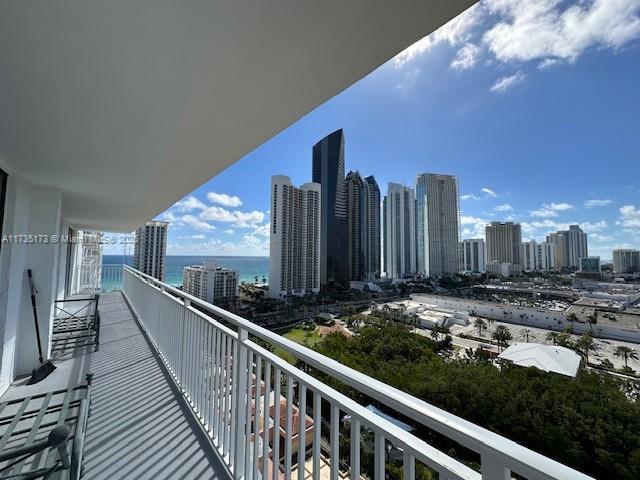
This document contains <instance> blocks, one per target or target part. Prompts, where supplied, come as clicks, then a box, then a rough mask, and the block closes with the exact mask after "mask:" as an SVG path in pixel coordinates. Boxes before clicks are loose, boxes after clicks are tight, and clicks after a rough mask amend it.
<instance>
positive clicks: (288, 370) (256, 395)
mask: <svg viewBox="0 0 640 480" xmlns="http://www.w3.org/2000/svg"><path fill="white" fill-rule="evenodd" d="M123 292H124V294H125V296H126V298H127V300H128V302H129V304H130V305H131V306H132V308H133V310H134V312H135V314H136V316H137V317H138V319H139V321H140V323H141V324H142V327H143V328H144V330H145V331H146V333H147V335H148V337H149V338H150V340H151V342H152V343H153V344H154V346H155V348H156V349H157V351H158V353H159V355H160V356H161V358H162V360H163V361H164V363H165V364H166V366H167V368H168V369H169V371H170V372H171V374H172V375H173V377H174V380H175V381H176V383H177V385H178V386H179V388H180V389H181V391H182V392H183V394H184V395H185V397H186V398H187V400H188V401H189V403H190V405H191V407H192V408H193V411H194V413H195V414H196V415H197V417H198V418H199V419H200V422H201V423H202V425H203V427H204V428H205V430H206V431H207V432H208V434H209V435H210V437H211V439H212V442H213V444H214V446H215V447H216V449H217V450H218V451H219V453H220V455H221V457H222V458H223V460H224V462H225V464H226V465H227V467H228V468H229V471H230V472H231V473H232V474H233V476H234V477H235V478H254V479H258V478H264V479H267V478H269V480H278V478H280V477H283V478H284V479H285V480H291V478H292V476H293V474H292V472H296V475H295V476H297V479H298V480H302V479H303V478H305V477H306V476H308V473H309V472H312V474H313V478H314V479H318V478H320V476H321V475H322V476H323V477H324V476H325V475H324V474H321V471H323V470H324V469H326V473H328V474H329V475H330V478H331V479H332V480H337V479H338V478H341V477H346V476H348V477H349V478H351V479H355V478H359V477H360V476H361V475H362V476H371V477H373V478H375V479H376V480H377V479H384V478H385V468H386V464H387V463H393V464H394V465H395V464H397V463H401V464H402V471H403V472H404V473H403V480H413V479H414V478H415V477H416V469H417V468H421V467H418V465H425V466H427V467H429V468H431V469H432V470H434V471H436V472H438V474H439V478H440V479H483V480H486V479H491V480H495V479H500V480H504V479H510V478H511V472H514V473H517V474H519V475H521V476H523V477H525V478H527V479H530V480H550V479H572V480H587V479H590V478H591V477H588V476H586V475H584V474H582V473H579V472H577V471H575V470H573V469H571V468H569V467H567V466H565V465H562V464H560V463H558V462H556V461H554V460H551V459H549V458H547V457H544V456H543V455H540V454H538V453H535V452H533V451H532V450H529V449H527V448H525V447H523V446H521V445H519V444H517V443H515V442H513V441H511V440H508V439H506V438H504V437H502V436H500V435H497V434H495V433H493V432H490V431H488V430H486V429H484V428H482V427H479V426H478V425H475V424H473V423H471V422H468V421H466V420H464V419H461V418H459V417H456V416H455V415H452V414H450V413H448V412H446V411H444V410H442V409H439V408H437V407H434V406H433V405H430V404H428V403H426V402H424V401H422V400H419V399H417V398H415V397H413V396H411V395H408V394H406V393H404V392H402V391H400V390H398V389H396V388H393V387H391V386H389V385H386V384H384V383H382V382H380V381H378V380H375V379H373V378H371V377H369V376H367V375H364V374H362V373H360V372H357V371H355V370H353V369H351V368H349V367H346V366H345V365H342V364H340V363H338V362H336V361H334V360H332V359H330V358H327V357H325V356H323V355H321V354H319V353H317V352H314V351H313V350H310V349H308V348H306V347H303V346H301V345H298V344H296V343H295V342H292V341H290V340H288V339H286V338H284V337H281V336H280V335H278V334H276V333H273V332H271V331H269V330H266V329H264V328H261V327H258V326H257V325H255V324H253V323H251V322H250V321H248V320H246V319H244V318H242V317H239V316H237V315H235V314H232V313H230V312H227V311H225V310H223V309H221V308H219V307H216V306H214V305H211V304H209V303H206V302H204V301H202V300H200V299H197V298H195V297H192V296H190V295H187V294H185V293H184V292H182V291H180V290H178V289H176V288H173V287H171V286H169V285H167V284H165V283H162V282H160V281H158V280H155V279H153V278H151V277H149V276H147V275H145V274H143V273H141V272H138V271H136V270H134V269H132V268H130V267H124V273H123ZM194 306H197V307H198V308H199V309H196V308H194ZM201 310H204V311H206V313H203V312H202V311H201ZM221 322H224V323H225V324H227V325H230V326H231V328H230V327H229V326H226V325H223V323H221ZM249 335H252V336H255V337H258V338H260V339H261V340H264V341H266V342H268V344H269V345H270V346H272V347H277V348H281V349H284V350H286V351H288V352H289V353H291V354H293V355H294V356H296V357H297V358H299V359H301V360H303V361H304V362H305V363H307V364H309V365H310V366H312V367H314V368H317V369H318V370H320V371H322V372H324V373H326V374H328V375H330V376H332V377H334V378H336V379H338V380H340V381H341V382H343V383H344V384H346V385H349V386H351V387H353V388H355V389H357V390H359V391H361V392H362V393H364V394H366V395H368V396H370V397H371V398H374V399H376V400H378V401H380V402H381V403H383V404H385V405H387V406H389V407H391V408H392V409H394V410H396V411H397V412H400V413H402V414H404V415H406V416H408V417H410V418H411V419H413V420H414V421H415V422H419V423H421V424H423V425H425V426H427V427H428V428H430V429H432V430H434V431H436V432H439V433H441V434H443V435H445V436H447V437H448V438H450V439H452V440H454V441H456V442H458V443H459V444H461V445H463V446H464V447H466V448H469V449H470V450H473V451H474V452H476V453H478V454H479V457H480V462H481V470H482V472H481V473H478V472H476V471H474V470H472V469H470V468H468V467H467V466H465V465H463V464H462V463H460V462H459V461H457V460H455V459H453V458H451V457H450V456H448V455H446V454H444V453H442V452H441V451H439V450H437V449H435V448H434V447H432V446H431V445H429V444H427V443H426V442H424V441H423V440H421V439H419V438H417V437H415V436H414V435H412V434H411V433H409V432H406V431H405V430H403V429H401V428H400V427H398V426H397V425H395V424H393V423H391V422H389V421H387V420H386V419H384V418H382V417H380V416H378V415H376V414H375V413H373V412H370V411H369V410H367V409H366V408H364V407H363V406H361V405H360V404H358V403H356V402H355V401H353V400H351V399H350V398H348V397H346V396H344V395H342V394H341V393H339V392H337V391H336V390H334V389H332V388H331V387H329V386H327V385H326V384H324V383H322V382H320V381H319V380H317V379H316V378H314V377H311V376H310V375H308V374H306V373H304V372H302V371H301V370H299V369H297V368H295V367H294V366H292V365H291V364H289V363H287V362H286V361H284V360H282V359H281V358H280V357H278V356H276V355H274V354H272V353H271V352H269V351H268V350H266V349H264V348H262V347H261V346H259V345H258V344H257V343H255V342H254V341H252V340H250V339H249ZM278 399H279V401H277V400H278ZM296 412H301V414H298V415H294V414H295V413H296ZM283 414H284V415H283ZM346 419H349V420H348V425H347V421H346ZM294 422H295V423H294ZM302 432H304V434H302ZM341 439H342V441H341ZM299 452H302V455H299ZM307 453H308V455H307ZM307 457H308V458H307ZM340 459H342V460H343V461H342V463H341V462H340ZM300 462H302V463H303V465H304V464H305V462H306V467H305V468H299V465H298V464H299V463H300ZM273 465H275V467H274V466H273ZM305 470H306V473H305ZM280 472H281V473H280ZM263 473H264V475H263ZM267 474H268V475H267Z"/></svg>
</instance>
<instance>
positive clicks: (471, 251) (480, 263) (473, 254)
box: [460, 238, 486, 273]
mask: <svg viewBox="0 0 640 480" xmlns="http://www.w3.org/2000/svg"><path fill="white" fill-rule="evenodd" d="M460 263H461V265H460V270H461V271H462V272H464V273H484V272H485V270H486V261H485V245H484V240H483V239H482V238H468V239H465V240H462V242H460Z"/></svg>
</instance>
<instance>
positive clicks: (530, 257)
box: [520, 240, 538, 272]
mask: <svg viewBox="0 0 640 480" xmlns="http://www.w3.org/2000/svg"><path fill="white" fill-rule="evenodd" d="M537 247H538V246H537V244H536V241H535V240H530V241H528V242H522V243H521V244H520V263H521V264H522V269H523V270H524V271H525V272H534V271H536V270H537V269H538V248H537Z"/></svg>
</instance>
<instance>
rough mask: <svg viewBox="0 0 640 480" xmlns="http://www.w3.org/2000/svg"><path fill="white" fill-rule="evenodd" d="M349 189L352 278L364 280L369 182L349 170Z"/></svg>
mask: <svg viewBox="0 0 640 480" xmlns="http://www.w3.org/2000/svg"><path fill="white" fill-rule="evenodd" d="M345 183H346V189H347V216H348V234H347V235H348V239H349V242H348V243H349V246H348V248H349V271H350V279H351V280H354V281H362V280H364V279H365V278H366V273H365V272H366V271H367V270H368V266H367V265H366V261H367V257H368V254H367V252H366V249H367V247H368V246H369V241H368V239H369V231H368V230H367V225H366V220H367V219H368V217H369V212H368V206H369V202H368V200H369V194H368V184H365V182H364V180H363V179H362V177H361V176H360V173H359V172H349V173H348V174H347V176H346V178H345Z"/></svg>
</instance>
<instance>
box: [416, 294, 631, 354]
mask: <svg viewBox="0 0 640 480" xmlns="http://www.w3.org/2000/svg"><path fill="white" fill-rule="evenodd" d="M411 300H414V301H416V302H423V303H429V304H433V305H437V306H438V307H440V308H444V309H448V310H461V311H466V312H469V314H470V315H472V316H475V315H477V316H480V317H484V318H491V319H493V320H496V321H500V322H505V323H513V324H516V325H527V326H530V327H536V328H543V329H547V330H556V331H561V330H564V328H565V327H567V326H568V325H569V322H567V320H566V318H565V314H564V312H555V311H551V310H542V309H537V308H529V307H518V306H513V305H501V304H498V303H491V302H484V301H480V300H468V299H463V298H452V297H439V296H436V295H411ZM573 330H574V333H576V334H577V335H581V334H584V333H587V332H588V331H589V326H588V325H587V324H583V323H578V322H576V323H574V325H573ZM593 332H594V334H595V335H596V336H598V337H601V338H610V339H613V340H623V341H628V342H635V343H640V330H638V329H630V328H624V327H618V326H613V325H602V324H600V323H597V324H595V325H593Z"/></svg>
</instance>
